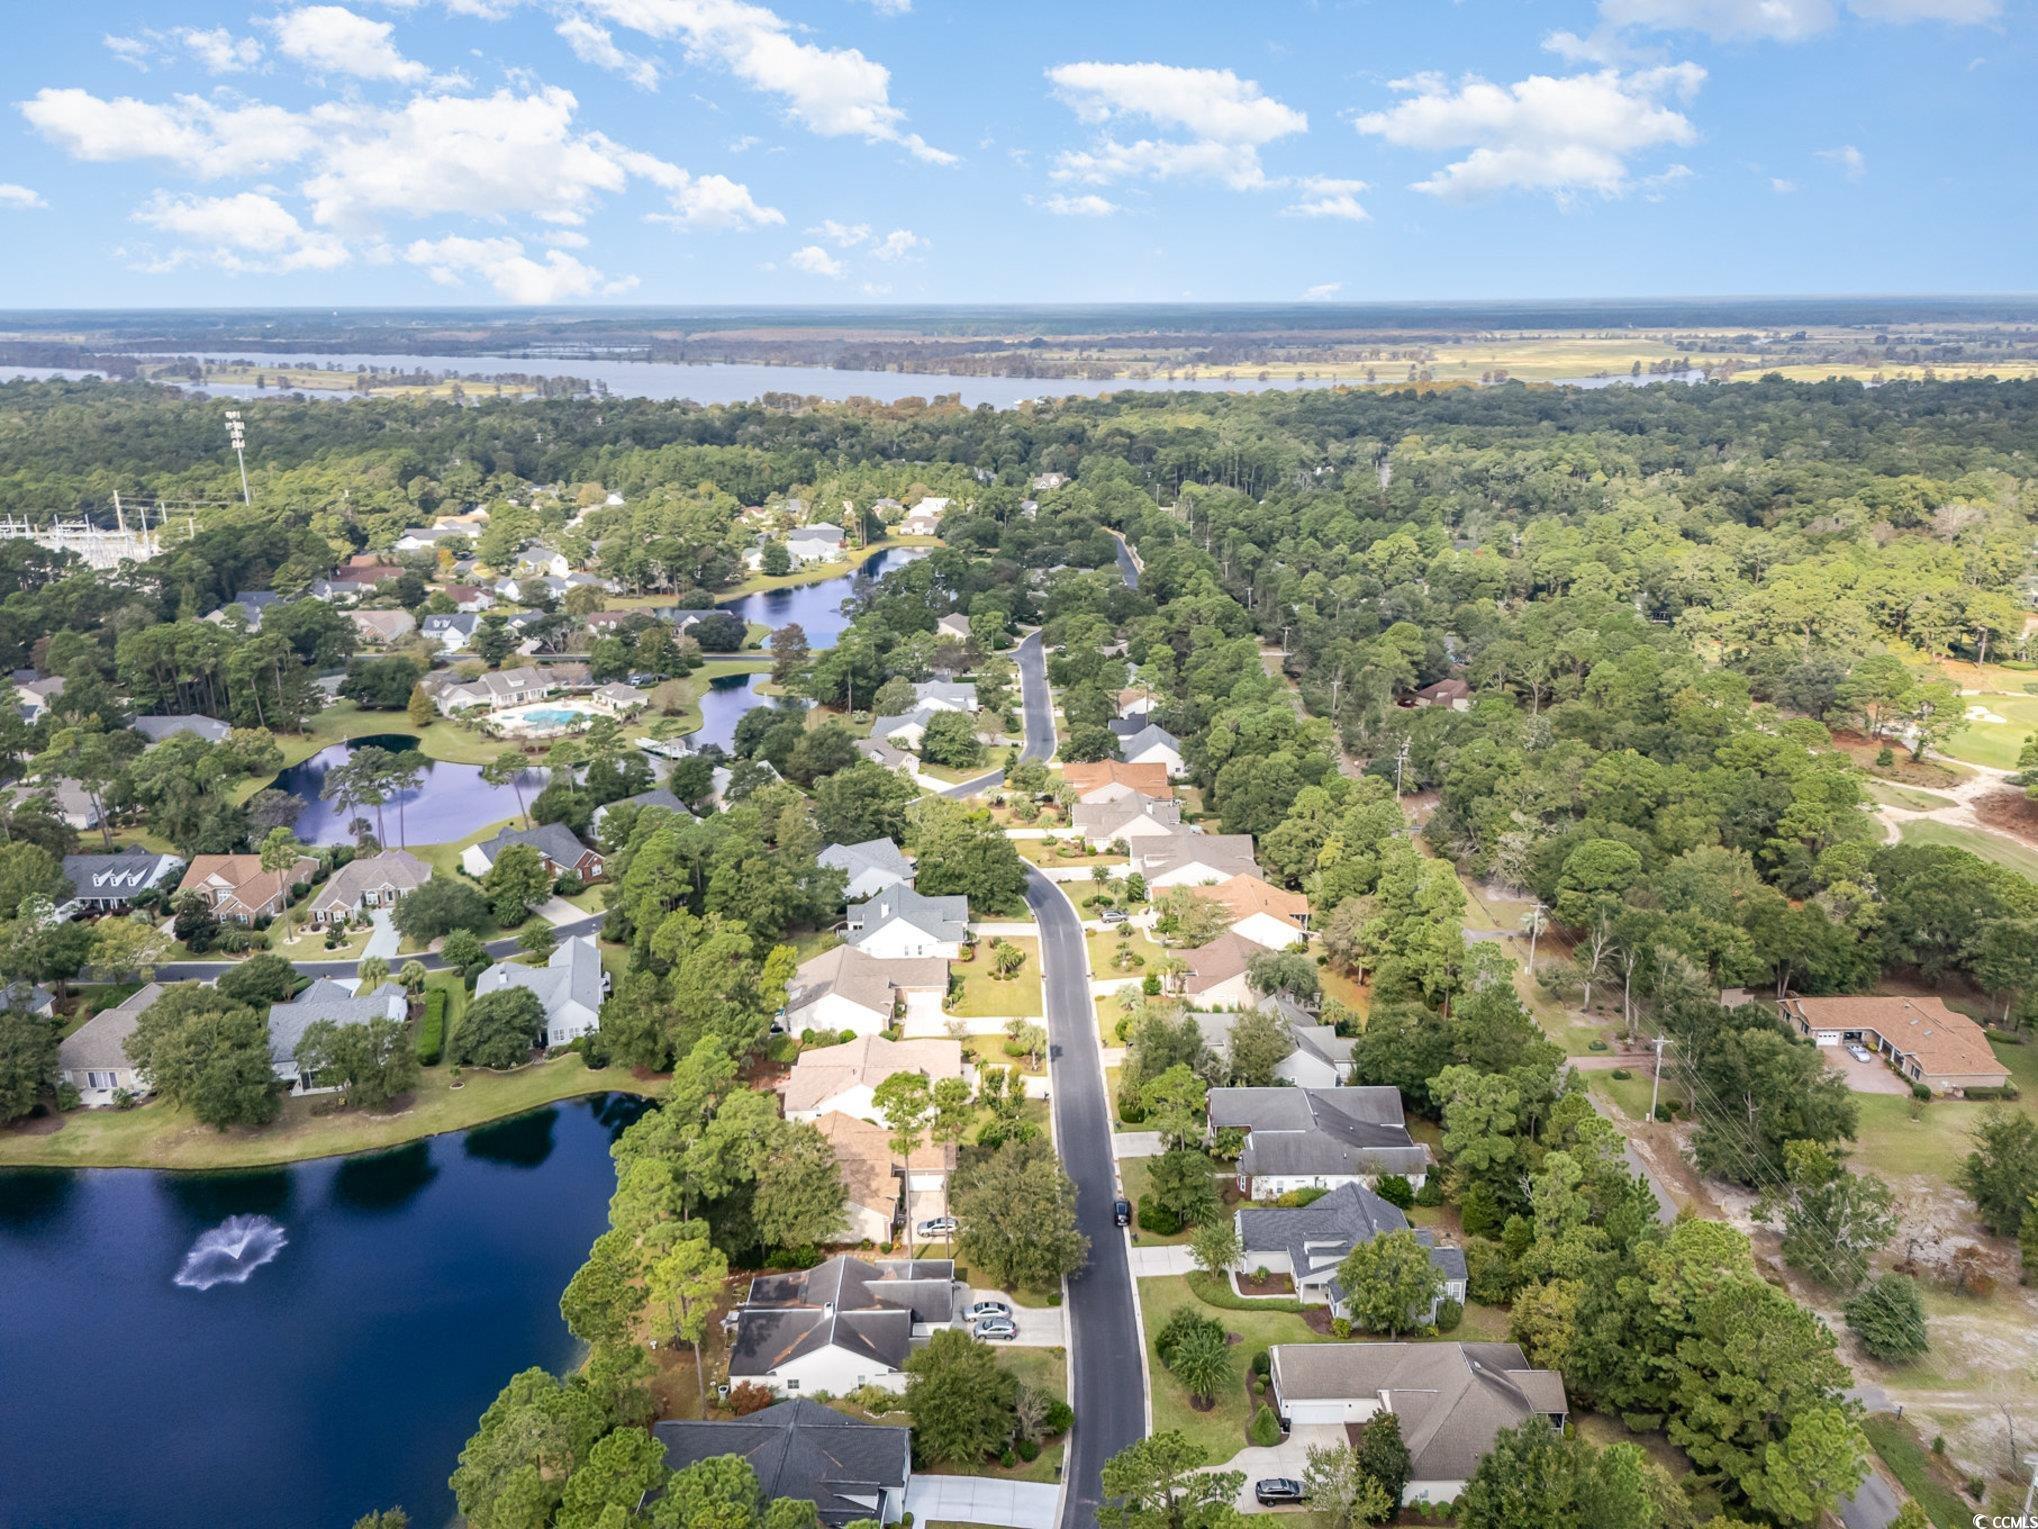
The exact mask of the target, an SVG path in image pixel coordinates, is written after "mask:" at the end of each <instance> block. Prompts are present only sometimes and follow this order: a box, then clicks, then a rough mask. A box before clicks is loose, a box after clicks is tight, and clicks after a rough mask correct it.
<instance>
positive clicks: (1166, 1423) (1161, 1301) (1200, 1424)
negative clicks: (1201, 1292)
mask: <svg viewBox="0 0 2038 1529" xmlns="http://www.w3.org/2000/svg"><path fill="white" fill-rule="evenodd" d="M1139 1304H1140V1311H1141V1314H1142V1320H1143V1321H1144V1323H1145V1327H1146V1364H1147V1375H1148V1381H1149V1384H1150V1385H1151V1386H1152V1388H1153V1426H1154V1431H1155V1432H1156V1433H1159V1432H1161V1431H1162V1430H1164V1429H1169V1428H1174V1429H1179V1430H1180V1431H1181V1432H1182V1433H1184V1434H1186V1435H1187V1436H1188V1437H1189V1438H1190V1439H1192V1440H1194V1441H1195V1442H1196V1443H1198V1444H1201V1445H1202V1446H1203V1447H1204V1448H1205V1449H1206V1450H1208V1451H1209V1453H1210V1460H1211V1463H1212V1464H1213V1465H1221V1464H1223V1463H1224V1462H1225V1461H1226V1460H1229V1459H1230V1458H1231V1457H1232V1456H1233V1455H1235V1454H1237V1453H1238V1452H1239V1451H1240V1450H1241V1449H1243V1448H1245V1445H1246V1438H1245V1430H1246V1425H1247V1424H1248V1423H1250V1422H1251V1421H1252V1413H1251V1411H1250V1410H1249V1408H1248V1407H1247V1404H1246V1394H1245V1375H1246V1371H1247V1367H1248V1366H1249V1365H1250V1364H1251V1363H1252V1356H1253V1355H1254V1354H1256V1353H1258V1352H1259V1351H1260V1350H1261V1349H1263V1348H1268V1347H1271V1346H1272V1345H1273V1344H1276V1343H1319V1342H1321V1341H1322V1339H1320V1338H1319V1337H1318V1336H1317V1335H1316V1334H1315V1333H1314V1332H1312V1331H1310V1328H1309V1324H1308V1323H1307V1322H1305V1321H1303V1320H1302V1318H1301V1317H1300V1316H1299V1315H1298V1314H1296V1313H1295V1312H1291V1311H1229V1310H1220V1309H1219V1308H1217V1307H1214V1306H1207V1305H1205V1304H1204V1303H1203V1302H1202V1301H1200V1300H1198V1299H1197V1298H1196V1295H1195V1293H1194V1292H1193V1291H1191V1290H1190V1289H1189V1281H1188V1279H1187V1277H1186V1276H1184V1275H1178V1274H1170V1275H1164V1276H1160V1277H1157V1278H1153V1279H1143V1280H1141V1281H1140V1282H1139ZM1184 1306H1188V1307H1193V1308H1194V1309H1195V1311H1196V1313H1197V1314H1198V1315H1199V1316H1205V1317H1214V1318H1216V1319H1217V1320H1219V1321H1221V1322H1222V1323H1223V1324H1224V1330H1225V1331H1226V1332H1228V1333H1237V1334H1238V1335H1239V1336H1240V1337H1241V1338H1242V1339H1243V1340H1244V1341H1243V1342H1242V1343H1238V1344H1234V1345H1233V1346H1232V1352H1233V1354H1234V1355H1235V1356H1236V1357H1237V1360H1238V1376H1237V1379H1236V1381H1235V1382H1234V1383H1233V1384H1231V1385H1227V1386H1225V1387H1223V1388H1222V1389H1221V1390H1220V1391H1219V1392H1218V1396H1217V1404H1216V1405H1215V1406H1214V1407H1212V1408H1211V1409H1210V1410H1209V1411H1208V1412H1202V1411H1198V1410H1197V1408H1196V1407H1195V1406H1194V1405H1193V1404H1192V1403H1191V1402H1190V1400H1189V1393H1188V1392H1187V1391H1185V1390H1184V1389H1183V1388H1182V1386H1181V1385H1180V1383H1179V1382H1177V1381H1176V1379H1175V1377H1174V1376H1172V1375H1170V1374H1169V1373H1168V1371H1167V1370H1166V1368H1165V1367H1163V1366H1162V1364H1161V1360H1160V1355H1159V1353H1157V1352H1156V1351H1155V1349H1154V1338H1155V1335H1157V1334H1158V1333H1159V1332H1160V1330H1161V1328H1162V1327H1163V1326H1165V1325H1166V1323H1167V1320H1168V1318H1169V1317H1170V1316H1172V1315H1173V1314H1174V1313H1175V1312H1176V1311H1178V1310H1180V1309H1181V1308H1182V1307H1184Z"/></svg>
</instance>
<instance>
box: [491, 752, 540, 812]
mask: <svg viewBox="0 0 2038 1529" xmlns="http://www.w3.org/2000/svg"><path fill="white" fill-rule="evenodd" d="M481 778H482V779H483V780H484V781H486V782H487V783H488V784H489V785H491V786H508V787H510V788H511V789H512V790H514V791H515V792H516V794H517V816H518V817H520V818H522V819H523V820H524V827H526V828H529V827H530V826H531V815H530V813H529V812H528V811H526V810H525V807H524V756H523V755H521V754H519V753H518V752H517V751H516V750H515V749H504V750H503V751H502V752H501V753H500V754H498V755H496V756H495V758H493V759H491V760H489V762H488V763H487V764H485V765H483V766H482V767H481Z"/></svg>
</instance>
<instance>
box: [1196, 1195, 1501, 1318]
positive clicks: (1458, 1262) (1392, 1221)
mask: <svg viewBox="0 0 2038 1529" xmlns="http://www.w3.org/2000/svg"><path fill="white" fill-rule="evenodd" d="M1235 1220H1236V1224H1237V1227H1238V1241H1239V1246H1240V1247H1242V1248H1243V1249H1244V1250H1245V1258H1244V1260H1243V1264H1244V1267H1246V1268H1248V1269H1265V1270H1266V1271H1267V1272H1268V1273H1270V1274H1286V1275H1289V1276H1290V1277H1292V1278H1293V1279H1294V1281H1295V1296H1296V1299H1298V1300H1302V1301H1307V1302H1308V1303H1310V1304H1311V1305H1328V1306H1329V1307H1330V1314H1331V1315H1332V1316H1333V1317H1345V1316H1349V1315H1350V1313H1349V1312H1348V1311H1347V1310H1346V1308H1345V1290H1344V1287H1343V1285H1341V1284H1340V1283H1339V1282H1338V1277H1337V1266H1338V1265H1339V1264H1341V1263H1343V1262H1344V1261H1345V1257H1346V1255H1348V1254H1349V1253H1350V1252H1351V1251H1352V1249H1353V1248H1356V1247H1357V1246H1359V1244H1361V1243H1364V1242H1371V1241H1372V1240H1373V1239H1374V1238H1375V1237H1384V1236H1386V1235H1387V1234H1388V1233H1389V1232H1406V1231H1410V1230H1411V1228H1410V1227H1409V1224H1408V1217H1406V1216H1404V1215H1403V1214H1402V1213H1401V1211H1400V1210H1399V1209H1398V1208H1397V1207H1396V1206H1394V1205H1391V1204H1389V1203H1388V1202H1387V1201H1385V1200H1383V1199H1381V1198H1380V1197H1379V1196H1378V1195H1376V1194H1374V1193H1373V1191H1372V1190H1370V1189H1368V1188H1366V1186H1365V1185H1363V1184H1340V1185H1339V1186H1338V1187H1337V1188H1336V1189H1333V1190H1332V1191H1331V1192H1330V1193H1329V1194H1327V1195H1325V1196H1323V1198H1321V1199H1319V1200H1316V1201H1313V1202H1311V1203H1310V1204H1308V1205H1298V1206H1293V1207H1289V1206H1257V1205H1244V1206H1240V1207H1239V1209H1238V1212H1237V1214H1236V1217H1235ZM1413 1230H1414V1235H1415V1240H1416V1241H1417V1242H1419V1243H1421V1244H1422V1245H1423V1246H1424V1247H1425V1248H1427V1249H1429V1261H1430V1263H1431V1264H1432V1265H1434V1266H1435V1268H1436V1271H1437V1272H1438V1273H1439V1274H1441V1275H1442V1276H1443V1277H1444V1282H1443V1288H1442V1290H1441V1291H1439V1292H1438V1294H1437V1297H1436V1299H1435V1300H1433V1301H1432V1302H1431V1303H1430V1304H1429V1306H1428V1308H1427V1309H1426V1310H1423V1311H1412V1312H1410V1313H1409V1317H1410V1319H1411V1320H1412V1321H1415V1322H1419V1323H1429V1322H1433V1321H1435V1320H1436V1311H1437V1307H1438V1306H1440V1305H1441V1304H1442V1303H1443V1302H1445V1301H1456V1302H1457V1303H1458V1304H1459V1305H1461V1306H1462V1305H1463V1304H1464V1302H1465V1255H1464V1252H1463V1250H1461V1249H1459V1248H1453V1247H1448V1246H1439V1245H1438V1243H1437V1240H1436V1238H1435V1236H1434V1235H1433V1234H1431V1233H1430V1232H1429V1231H1427V1230H1426V1229H1421V1228H1416V1229H1413Z"/></svg>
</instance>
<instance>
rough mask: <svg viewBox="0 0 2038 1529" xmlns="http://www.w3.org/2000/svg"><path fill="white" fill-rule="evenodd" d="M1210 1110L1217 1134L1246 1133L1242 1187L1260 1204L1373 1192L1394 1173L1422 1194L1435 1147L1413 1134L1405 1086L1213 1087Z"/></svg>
mask: <svg viewBox="0 0 2038 1529" xmlns="http://www.w3.org/2000/svg"><path fill="white" fill-rule="evenodd" d="M1206 1109H1207V1113H1208V1118H1209V1128H1210V1130H1211V1131H1212V1133H1215V1132H1217V1131H1223V1130H1240V1131H1243V1132H1245V1150H1244V1151H1242V1152H1241V1153H1239V1156H1238V1187H1239V1189H1240V1191H1241V1192H1243V1193H1244V1194H1246V1195H1247V1196H1249V1197H1250V1198H1252V1199H1255V1200H1271V1199H1277V1198H1279V1197H1280V1196H1281V1195H1284V1194H1287V1193H1288V1192H1289V1191H1290V1190H1296V1189H1336V1188H1337V1187H1338V1186H1340V1185H1342V1184H1362V1185H1364V1186H1365V1187H1366V1188H1368V1189H1371V1188H1372V1187H1373V1186H1374V1185H1376V1184H1377V1183H1378V1182H1379V1181H1380V1180H1381V1179H1383V1178H1386V1177H1388V1176H1390V1175H1393V1176H1398V1177H1400V1178H1404V1179H1406V1180H1408V1183H1409V1187H1410V1188H1413V1189H1420V1188H1422V1186H1423V1184H1424V1182H1425V1181H1426V1180H1427V1179H1428V1177H1429V1170H1430V1163H1431V1158H1430V1151H1429V1148H1428V1147H1426V1146H1423V1145H1422V1144H1421V1143H1420V1142H1418V1141H1416V1140H1415V1138H1414V1137H1412V1136H1410V1135H1409V1134H1408V1124H1407V1121H1406V1120H1405V1119H1404V1118H1403V1115H1402V1111H1401V1090H1400V1089H1398V1088H1387V1087H1347V1088H1213V1089H1211V1090H1210V1095H1209V1099H1208V1101H1207V1104H1206Z"/></svg>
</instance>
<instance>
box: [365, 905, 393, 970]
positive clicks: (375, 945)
mask: <svg viewBox="0 0 2038 1529" xmlns="http://www.w3.org/2000/svg"><path fill="white" fill-rule="evenodd" d="M368 922H369V923H370V924H372V925H374V926H375V932H374V933H373V934H371V935H369V936H368V943H367V944H366V945H364V946H363V947H362V948H361V959H362V960H363V961H365V960H367V959H368V958H369V957H370V956H380V957H381V958H382V959H383V960H385V961H387V962H389V963H390V965H391V966H394V965H395V964H396V952H397V951H398V950H399V949H400V948H401V947H402V945H403V936H402V935H400V934H398V933H397V932H396V921H395V920H394V919H392V918H391V917H390V916H389V910H388V909H387V908H377V909H376V910H375V911H374V912H373V913H371V914H370V915H369V916H368Z"/></svg>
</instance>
